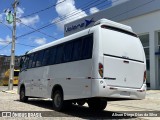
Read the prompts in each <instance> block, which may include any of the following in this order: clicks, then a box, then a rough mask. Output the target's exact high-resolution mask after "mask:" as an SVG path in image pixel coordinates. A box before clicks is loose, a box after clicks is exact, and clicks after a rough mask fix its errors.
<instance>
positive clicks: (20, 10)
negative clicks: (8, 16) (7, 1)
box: [17, 7, 24, 18]
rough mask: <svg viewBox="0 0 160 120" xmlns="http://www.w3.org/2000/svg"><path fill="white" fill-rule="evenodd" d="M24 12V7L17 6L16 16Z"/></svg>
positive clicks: (18, 16) (20, 15)
mask: <svg viewBox="0 0 160 120" xmlns="http://www.w3.org/2000/svg"><path fill="white" fill-rule="evenodd" d="M23 14H24V8H20V7H17V18H20V17H22V15H23Z"/></svg>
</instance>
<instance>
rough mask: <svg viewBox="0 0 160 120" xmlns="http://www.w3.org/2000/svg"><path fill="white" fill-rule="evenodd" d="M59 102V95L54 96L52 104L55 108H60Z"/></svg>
mask: <svg viewBox="0 0 160 120" xmlns="http://www.w3.org/2000/svg"><path fill="white" fill-rule="evenodd" d="M61 101H62V98H61V96H60V95H59V94H56V95H55V98H54V104H55V106H56V107H57V108H58V107H60V105H61Z"/></svg>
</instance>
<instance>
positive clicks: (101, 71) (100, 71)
mask: <svg viewBox="0 0 160 120" xmlns="http://www.w3.org/2000/svg"><path fill="white" fill-rule="evenodd" d="M98 71H99V75H100V76H101V77H103V65H102V63H99V70H98Z"/></svg>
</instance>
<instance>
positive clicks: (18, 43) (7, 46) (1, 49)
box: [0, 41, 36, 51]
mask: <svg viewBox="0 0 160 120" xmlns="http://www.w3.org/2000/svg"><path fill="white" fill-rule="evenodd" d="M0 42H2V41H0ZM3 43H7V41H6V42H5V41H3ZM11 43H12V42H8V44H7V45H5V46H4V47H2V48H1V49H0V51H2V50H3V49H5V48H6V47H8V46H9V45H10V44H11ZM16 44H18V45H23V46H28V47H36V46H33V45H27V44H22V43H16Z"/></svg>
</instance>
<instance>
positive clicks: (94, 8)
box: [89, 7, 99, 14]
mask: <svg viewBox="0 0 160 120" xmlns="http://www.w3.org/2000/svg"><path fill="white" fill-rule="evenodd" d="M89 12H90V14H94V13H96V12H99V9H98V8H96V7H92V8H90V9H89Z"/></svg>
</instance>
